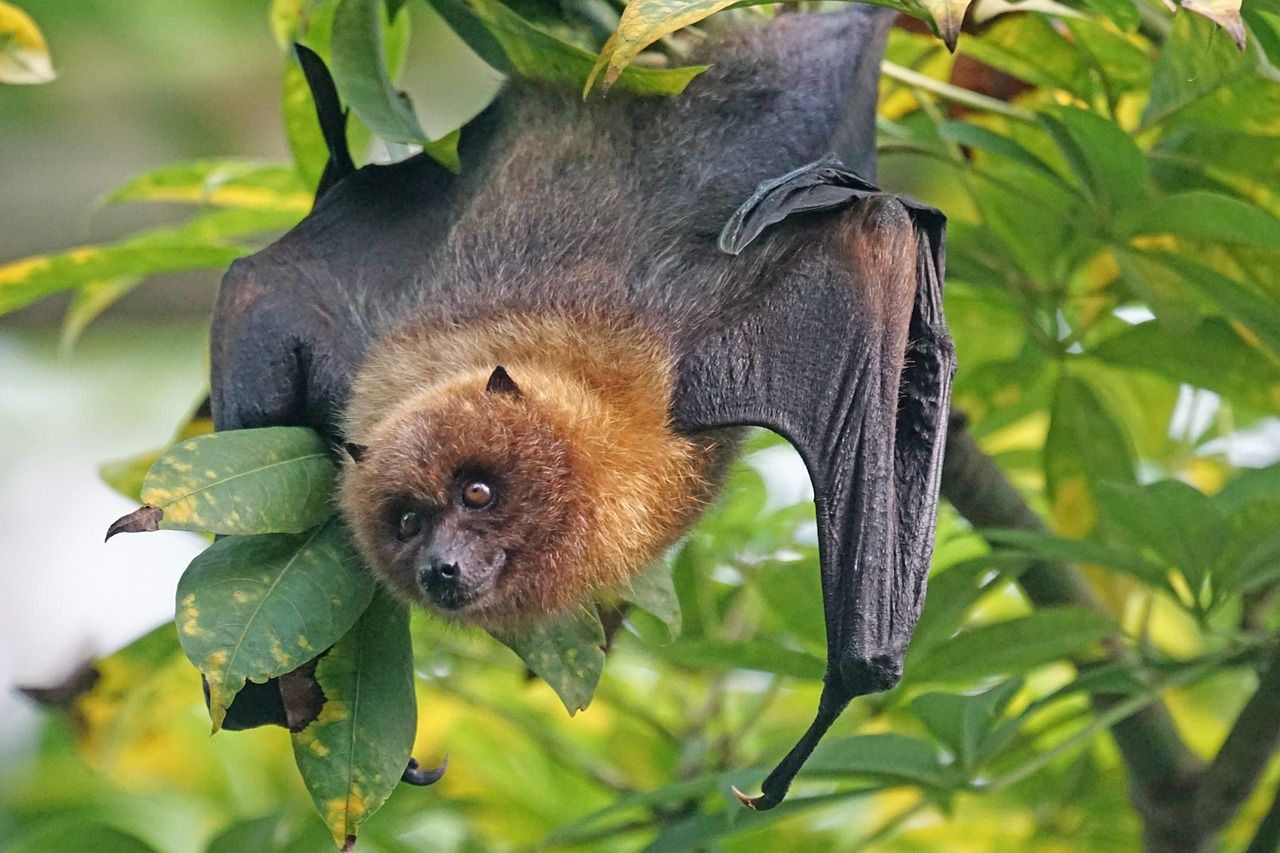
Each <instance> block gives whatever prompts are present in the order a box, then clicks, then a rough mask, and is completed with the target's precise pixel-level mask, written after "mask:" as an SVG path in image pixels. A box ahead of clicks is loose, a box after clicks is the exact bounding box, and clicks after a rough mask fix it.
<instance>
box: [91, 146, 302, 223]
mask: <svg viewBox="0 0 1280 853" xmlns="http://www.w3.org/2000/svg"><path fill="white" fill-rule="evenodd" d="M124 201H165V202H178V203H181V204H208V205H213V206H214V207H234V208H246V209H249V210H276V211H290V212H292V213H295V214H297V216H298V218H302V217H303V216H305V215H306V214H307V211H309V210H310V209H311V203H312V201H313V198H312V194H311V192H309V191H308V190H307V188H306V187H305V186H303V184H302V179H301V178H300V177H299V176H298V173H297V172H296V171H295V170H294V169H292V168H290V167H289V166H280V165H274V164H263V163H255V162H252V161H248V160H239V159H233V158H226V159H217V160H198V161H195V162H192V163H179V164H176V165H172V166H164V167H162V168H159V169H154V170H152V171H150V172H145V173H143V174H141V175H138V176H137V177H135V178H133V179H132V180H130V181H129V182H128V183H126V184H125V185H124V186H122V187H120V188H119V189H117V190H115V191H114V192H112V193H111V194H110V195H108V196H107V197H106V198H105V199H104V200H103V203H104V204H116V203H118V202H124Z"/></svg>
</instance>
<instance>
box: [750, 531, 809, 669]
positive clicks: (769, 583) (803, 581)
mask: <svg viewBox="0 0 1280 853" xmlns="http://www.w3.org/2000/svg"><path fill="white" fill-rule="evenodd" d="M751 586H752V589H753V590H754V591H755V592H756V594H757V595H759V596H760V598H761V599H763V600H764V602H765V603H766V604H767V605H768V608H769V611H770V612H771V613H772V614H773V615H774V616H775V617H777V619H778V621H779V622H780V623H781V625H782V627H785V628H786V629H787V630H788V631H790V632H791V633H792V634H794V635H795V636H796V637H797V638H798V639H801V640H803V641H805V643H806V644H807V645H809V646H811V647H813V648H820V649H823V650H825V649H826V644H827V629H826V627H825V626H824V624H823V616H822V578H821V571H820V570H819V568H818V559H817V553H816V549H815V550H814V553H813V554H812V555H811V559H805V560H794V561H792V560H787V561H775V560H770V561H769V562H767V563H765V564H764V565H763V566H760V567H759V568H758V569H756V571H755V573H754V576H753V577H752V579H751Z"/></svg>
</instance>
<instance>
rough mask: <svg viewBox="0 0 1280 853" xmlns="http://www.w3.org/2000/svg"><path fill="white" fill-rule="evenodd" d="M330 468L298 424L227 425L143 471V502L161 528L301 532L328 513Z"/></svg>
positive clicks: (320, 444)
mask: <svg viewBox="0 0 1280 853" xmlns="http://www.w3.org/2000/svg"><path fill="white" fill-rule="evenodd" d="M335 473H336V466H335V465H334V463H333V460H332V459H331V458H330V457H329V451H328V446H327V445H326V444H325V441H324V439H323V438H321V437H320V434H319V433H317V432H315V431H314V430H311V429H307V428H305V427H267V428H264V429H244V430H231V431H228V432H218V433H213V434H211V435H203V436H198V437H196V438H192V439H188V440H187V441H184V442H182V443H181V444H178V445H176V446H174V447H172V448H170V449H169V450H168V451H166V452H165V453H164V454H163V455H162V456H161V457H160V458H159V459H158V460H156V463H155V465H153V466H152V467H151V470H150V471H148V472H147V478H146V481H145V482H144V484H143V488H142V501H143V503H145V504H147V505H148V506H153V507H157V508H159V509H161V510H163V511H164V518H163V520H162V521H161V523H160V526H161V527H163V528H165V529H167V530H196V531H206V532H209V533H231V534H257V533H301V532H303V531H305V530H310V529H311V528H313V527H315V526H316V525H317V524H321V523H323V522H324V521H325V519H327V518H329V517H330V516H331V515H333V504H332V495H333V478H334V475H335Z"/></svg>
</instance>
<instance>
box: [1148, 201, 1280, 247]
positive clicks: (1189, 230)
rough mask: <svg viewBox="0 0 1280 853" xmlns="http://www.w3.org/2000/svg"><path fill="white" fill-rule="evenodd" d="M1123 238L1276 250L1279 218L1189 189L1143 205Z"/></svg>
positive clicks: (1249, 206)
mask: <svg viewBox="0 0 1280 853" xmlns="http://www.w3.org/2000/svg"><path fill="white" fill-rule="evenodd" d="M1125 232H1126V236H1128V237H1141V236H1144V235H1153V234H1169V235H1172V236H1174V237H1182V238H1184V239H1187V240H1195V241H1198V242H1203V243H1238V244H1241V245H1245V246H1258V247H1261V248H1264V249H1277V248H1280V219H1276V218H1275V217H1274V216H1272V215H1271V214H1269V213H1267V212H1266V211H1264V210H1262V209H1260V208H1257V207H1254V206H1253V205H1251V204H1248V203H1247V202H1243V201H1240V200H1239V199H1236V198H1232V197H1231V196H1227V195H1221V194H1219V193H1213V192H1206V191H1204V190H1192V191H1190V192H1185V193H1175V194H1173V195H1167V196H1164V197H1163V198H1160V199H1158V200H1157V201H1156V202H1155V203H1154V204H1150V205H1146V206H1144V207H1143V208H1142V209H1141V211H1140V212H1138V213H1137V215H1135V216H1134V217H1132V218H1131V219H1130V220H1129V221H1128V222H1127V223H1126V225H1125Z"/></svg>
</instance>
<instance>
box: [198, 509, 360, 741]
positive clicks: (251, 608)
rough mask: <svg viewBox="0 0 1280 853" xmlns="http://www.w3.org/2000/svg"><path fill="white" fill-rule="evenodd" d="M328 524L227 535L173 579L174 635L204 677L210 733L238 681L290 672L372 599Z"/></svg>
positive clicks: (355, 559)
mask: <svg viewBox="0 0 1280 853" xmlns="http://www.w3.org/2000/svg"><path fill="white" fill-rule="evenodd" d="M373 586H374V584H373V578H372V576H370V574H369V573H368V571H367V570H366V569H365V567H364V565H363V563H362V562H361V560H360V557H359V555H357V554H356V552H355V550H354V548H353V547H352V545H351V542H350V538H349V536H348V534H347V531H346V530H345V529H344V528H343V527H342V526H341V525H340V524H339V523H338V522H336V521H330V522H329V523H327V524H325V525H323V526H321V527H317V528H316V529H315V530H312V531H311V532H309V533H303V534H297V535H286V534H277V535H270V536H231V537H228V538H226V539H221V540H219V541H218V542H215V543H214V544H213V546H212V547H210V548H209V549H208V550H207V551H205V552H204V553H203V554H201V555H200V556H198V557H196V558H195V559H194V560H193V561H192V562H191V565H190V566H188V567H187V570H186V572H185V573H184V574H183V575H182V579H181V580H179V581H178V593H177V617H176V618H177V623H178V639H179V641H180V642H181V643H182V650H183V651H184V652H186V654H187V658H188V659H190V661H191V662H192V663H193V664H195V665H196V667H197V668H198V669H199V670H200V672H202V673H203V674H204V677H205V679H206V680H207V681H208V682H209V714H210V716H211V717H212V719H213V730H214V731H215V732H216V731H217V730H218V729H219V728H221V726H222V720H223V718H224V717H225V716H226V711H227V707H228V706H229V705H230V704H231V700H232V699H234V698H235V695H236V693H238V692H239V691H240V689H241V688H242V687H244V684H245V682H246V681H249V680H251V681H253V682H255V683H259V684H260V683H262V682H264V681H266V680H267V679H268V678H271V677H273V676H278V675H283V674H284V673H286V672H290V671H292V670H294V669H296V668H297V667H299V666H301V665H302V664H304V663H306V662H307V661H309V660H311V659H312V658H314V657H315V656H316V655H318V654H320V653H321V652H323V651H324V650H325V649H327V648H328V647H329V646H331V645H333V644H334V643H335V642H337V641H338V639H339V638H340V637H341V636H342V635H343V634H345V633H346V632H347V631H348V630H349V629H350V628H351V626H352V625H354V624H355V622H356V620H357V619H359V618H360V614H361V613H363V612H364V611H365V608H366V607H368V605H369V600H370V599H371V598H372V597H373Z"/></svg>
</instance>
